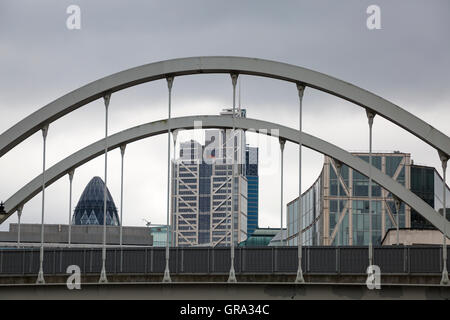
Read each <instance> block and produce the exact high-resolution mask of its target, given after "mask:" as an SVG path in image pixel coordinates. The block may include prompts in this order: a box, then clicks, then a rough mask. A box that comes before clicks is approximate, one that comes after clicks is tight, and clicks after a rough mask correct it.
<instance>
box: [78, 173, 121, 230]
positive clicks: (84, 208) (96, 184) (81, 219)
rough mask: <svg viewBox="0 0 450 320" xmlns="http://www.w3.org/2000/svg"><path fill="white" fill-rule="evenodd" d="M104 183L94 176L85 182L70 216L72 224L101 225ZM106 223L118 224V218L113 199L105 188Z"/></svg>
mask: <svg viewBox="0 0 450 320" xmlns="http://www.w3.org/2000/svg"><path fill="white" fill-rule="evenodd" d="M104 190H105V183H104V182H103V180H102V179H101V178H100V177H94V178H92V180H91V181H89V183H88V184H87V186H86V188H85V189H84V191H83V193H82V194H81V197H80V200H79V201H78V204H77V205H76V207H75V211H74V214H73V216H72V224H73V225H103V216H104V212H103V211H104ZM106 225H108V226H119V225H120V220H119V216H118V215H117V208H116V205H115V203H114V200H113V198H112V196H111V193H110V192H109V190H108V188H106Z"/></svg>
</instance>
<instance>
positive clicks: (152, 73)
mask: <svg viewBox="0 0 450 320" xmlns="http://www.w3.org/2000/svg"><path fill="white" fill-rule="evenodd" d="M230 72H236V73H240V74H248V75H256V76H262V77H269V78H274V79H280V80H284V81H290V82H296V83H299V82H300V83H303V84H305V85H306V86H309V87H312V88H315V89H318V90H321V91H324V92H327V93H330V94H333V95H335V96H338V97H340V98H343V99H345V100H348V101H350V102H353V103H355V104H357V105H359V106H361V107H363V108H369V109H371V110H373V111H374V112H375V113H377V114H379V115H380V116H382V117H384V118H386V119H388V120H390V121H392V122H393V123H395V124H397V125H398V126H400V127H402V128H404V129H405V130H407V131H409V132H410V133H412V134H414V135H415V136H416V137H418V138H420V139H422V140H423V141H425V142H426V143H428V144H429V145H431V146H433V147H434V148H436V149H437V150H439V151H441V152H442V153H444V154H446V155H449V156H450V138H449V137H448V136H446V135H445V134H443V133H442V132H440V131H439V130H437V129H435V128H433V127H432V126H431V125H429V124H427V123H426V122H425V121H423V120H421V119H419V118H418V117H416V116H414V115H413V114H411V113H409V112H407V111H406V110H404V109H402V108H400V107H398V106H397V105H395V104H393V103H391V102H389V101H387V100H385V99H383V98H381V97H379V96H377V95H375V94H373V93H370V92H368V91H366V90H364V89H361V88H359V87H357V86H354V85H352V84H350V83H347V82H344V81H342V80H338V79H336V78H333V77H330V76H328V75H325V74H322V73H319V72H316V71H312V70H309V69H305V68H302V67H298V66H294V65H290V64H286V63H281V62H276V61H270V60H262V59H256V58H245V57H191V58H181V59H173V60H166V61H160V62H155V63H150V64H146V65H142V66H139V67H135V68H132V69H128V70H125V71H121V72H118V73H115V74H112V75H110V76H107V77H104V78H102V79H99V80H96V81H94V82H91V83H89V84H87V85H85V86H83V87H81V88H79V89H76V90H74V91H72V92H70V93H68V94H66V95H64V96H62V97H60V98H58V99H56V100H55V101H53V102H51V103H49V104H47V105H46V106H44V107H42V108H41V109H39V110H37V111H36V112H34V113H33V114H31V115H29V116H28V117H26V118H24V119H22V120H21V121H19V122H18V123H17V124H15V125H14V126H12V127H11V128H9V129H8V130H6V131H5V132H4V133H2V134H1V136H0V157H1V156H3V155H4V154H5V153H7V152H8V151H9V150H11V149H12V148H14V147H15V146H16V145H17V144H19V143H20V142H22V141H23V140H25V139H26V138H27V137H29V136H30V135H32V134H33V133H35V132H36V131H38V130H40V129H41V128H42V127H43V126H44V125H45V124H49V123H51V122H53V121H55V120H57V119H59V118H61V117H62V116H64V115H66V114H68V113H70V112H72V111H74V110H76V109H78V108H79V107H81V106H83V105H85V104H87V103H89V102H91V101H94V100H96V99H98V98H100V97H102V96H103V95H104V94H105V93H112V92H115V91H119V90H122V89H125V88H128V87H131V86H135V85H137V84H141V83H144V82H149V81H153V80H158V79H162V78H165V77H167V76H181V75H189V74H199V73H230Z"/></svg>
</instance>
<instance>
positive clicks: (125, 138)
mask: <svg viewBox="0 0 450 320" xmlns="http://www.w3.org/2000/svg"><path fill="white" fill-rule="evenodd" d="M194 121H195V122H198V121H201V122H202V128H205V129H206V128H233V120H232V118H231V117H224V116H190V117H180V118H172V119H171V120H170V127H171V129H172V130H178V129H194V128H195V127H194ZM235 125H236V128H238V129H244V130H250V129H255V130H257V131H258V132H260V133H264V134H270V132H271V131H270V130H268V129H272V130H273V129H275V130H278V132H279V136H280V137H281V138H284V139H286V140H287V141H290V142H293V143H298V136H299V131H298V130H295V129H292V128H289V127H285V126H282V125H279V124H276V123H271V122H267V121H261V120H256V119H249V118H235ZM262 129H263V130H262ZM260 130H262V131H260ZM167 131H168V121H167V120H160V121H155V122H150V123H147V124H143V125H139V126H136V127H132V128H129V129H126V130H124V131H121V132H118V133H116V134H114V135H111V136H109V137H108V150H113V149H115V148H119V147H120V146H122V145H124V144H128V143H132V142H134V141H138V140H141V139H144V138H147V137H151V136H155V135H159V134H166V133H167ZM302 143H303V145H304V146H305V147H307V148H310V149H312V150H315V151H317V152H320V153H322V154H325V155H328V156H330V157H332V158H334V159H337V160H339V161H341V162H342V163H344V164H346V165H347V166H349V167H351V168H353V169H354V170H356V171H358V172H360V173H362V174H364V175H365V176H368V175H369V164H368V163H367V162H365V161H363V160H361V159H360V158H358V157H355V156H354V155H352V154H350V153H349V152H347V151H345V150H343V149H341V148H339V147H337V146H335V145H333V144H331V143H329V142H326V141H324V140H322V139H319V138H317V137H314V136H312V135H309V134H307V133H305V132H302ZM104 146H105V140H104V139H101V140H99V141H97V142H95V143H93V144H91V145H89V146H87V147H85V148H83V149H81V150H79V151H77V152H75V153H73V154H72V155H70V156H68V157H67V158H65V159H63V160H61V161H60V162H58V163H57V164H55V165H53V166H52V167H51V168H49V169H48V170H47V171H46V172H45V180H46V181H45V185H46V186H49V185H51V184H52V183H54V182H55V181H57V180H58V179H60V178H61V177H63V176H64V175H66V174H67V173H69V172H70V171H71V170H73V169H75V168H77V167H79V166H81V165H83V164H84V163H86V162H88V161H90V160H92V159H94V158H96V157H98V156H100V155H102V154H104ZM372 179H373V181H375V182H376V183H378V184H379V185H380V186H382V187H383V188H384V189H386V190H388V191H389V192H391V193H392V194H394V195H396V196H397V197H398V198H399V199H401V200H402V201H403V202H404V203H406V204H407V205H409V206H410V207H411V208H413V209H414V210H416V211H417V212H419V214H421V215H422V216H423V217H424V218H425V219H427V220H428V221H429V222H430V223H431V224H433V225H434V226H435V227H436V228H438V229H439V230H440V231H442V232H444V230H446V234H447V236H450V223H449V222H448V221H445V223H446V225H445V226H444V219H443V217H442V216H441V215H439V214H438V213H437V212H436V211H435V210H434V209H433V208H432V207H430V206H429V205H428V204H427V203H426V202H425V201H423V200H422V199H420V198H419V197H418V196H417V195H415V194H414V193H413V192H411V191H410V190H408V189H406V188H405V187H404V186H403V185H401V184H399V183H398V182H397V181H395V180H394V179H392V178H391V177H389V176H388V175H386V174H384V173H383V172H381V171H380V170H378V169H377V168H375V167H372ZM41 189H42V174H41V175H39V176H37V177H36V178H34V179H33V180H32V181H30V182H29V183H28V184H26V185H25V186H24V187H22V188H21V189H20V190H19V191H17V192H16V193H15V194H14V195H13V196H11V197H10V198H9V199H8V200H7V201H6V202H5V210H6V212H7V215H6V216H5V218H4V220H6V219H7V217H9V216H10V215H11V214H13V213H14V212H15V211H16V210H17V208H18V207H19V206H20V205H22V204H24V203H26V202H27V201H28V200H30V199H31V198H32V197H34V196H35V195H36V194H38V193H39V192H40V191H41ZM4 220H3V221H4ZM1 222H2V221H0V223H1Z"/></svg>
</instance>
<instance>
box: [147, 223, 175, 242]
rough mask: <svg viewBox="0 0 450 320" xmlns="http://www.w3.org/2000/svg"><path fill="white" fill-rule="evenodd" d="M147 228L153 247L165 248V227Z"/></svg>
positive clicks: (153, 226) (152, 226)
mask: <svg viewBox="0 0 450 320" xmlns="http://www.w3.org/2000/svg"><path fill="white" fill-rule="evenodd" d="M149 228H150V234H151V235H152V239H153V246H154V247H165V246H166V243H167V225H151V226H150V227H149ZM169 241H170V238H169ZM169 245H170V243H169Z"/></svg>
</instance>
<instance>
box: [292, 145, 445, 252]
mask: <svg viewBox="0 0 450 320" xmlns="http://www.w3.org/2000/svg"><path fill="white" fill-rule="evenodd" d="M353 155H355V156H357V157H359V158H361V159H363V160H364V161H366V162H369V154H368V153H353ZM372 161H373V166H375V167H376V168H377V169H379V170H380V171H382V172H383V173H385V174H386V175H388V176H390V177H391V178H393V179H394V180H396V181H397V182H399V183H400V184H402V185H403V186H405V187H406V188H407V189H410V190H411V191H412V192H414V193H415V194H416V195H418V196H419V197H420V198H422V199H423V200H424V201H425V202H427V203H428V204H429V205H430V206H432V207H433V208H435V209H436V210H439V209H441V210H442V207H443V205H442V201H441V199H442V188H443V185H442V184H443V181H442V178H441V177H440V176H439V174H438V173H437V171H436V169H434V168H431V167H425V166H417V165H414V164H412V162H411V157H410V154H408V153H400V152H394V153H373V156H372ZM340 171H341V174H340V178H339V179H338V166H337V163H336V162H335V161H334V160H333V159H331V158H329V157H327V156H325V161H324V165H323V168H322V172H321V174H320V176H319V177H318V179H317V180H316V182H315V183H314V184H313V185H312V186H311V187H310V188H309V189H308V190H307V191H305V192H304V193H303V194H302V218H303V220H302V223H303V231H302V237H303V239H302V240H303V244H305V245H368V243H369V197H368V196H369V179H368V178H367V177H366V176H364V175H362V174H360V173H359V172H357V171H354V170H353V169H351V168H349V167H348V166H346V165H342V167H341V170H340ZM338 186H339V191H338ZM447 194H448V195H447V197H448V196H449V195H450V190H449V189H448V188H447ZM297 202H298V198H297V199H295V200H293V201H291V202H289V203H288V205H287V229H288V232H287V241H288V245H297V236H298V220H297V217H298V211H297V209H298V207H297ZM396 215H397V212H396V208H395V203H394V199H393V197H392V194H391V193H390V192H389V191H387V190H385V189H383V188H381V187H380V186H379V185H378V184H377V183H375V182H372V242H373V244H374V245H379V244H381V240H382V239H383V238H384V236H385V234H386V233H387V231H388V230H389V229H392V228H396V226H397V216H396ZM398 221H399V228H416V229H417V228H431V227H432V226H431V224H430V223H429V222H428V221H426V220H425V219H424V218H423V217H422V216H421V215H420V214H419V213H417V212H415V211H414V210H412V209H411V208H410V207H409V206H407V205H405V204H403V203H402V204H401V206H400V210H399V213H398Z"/></svg>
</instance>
